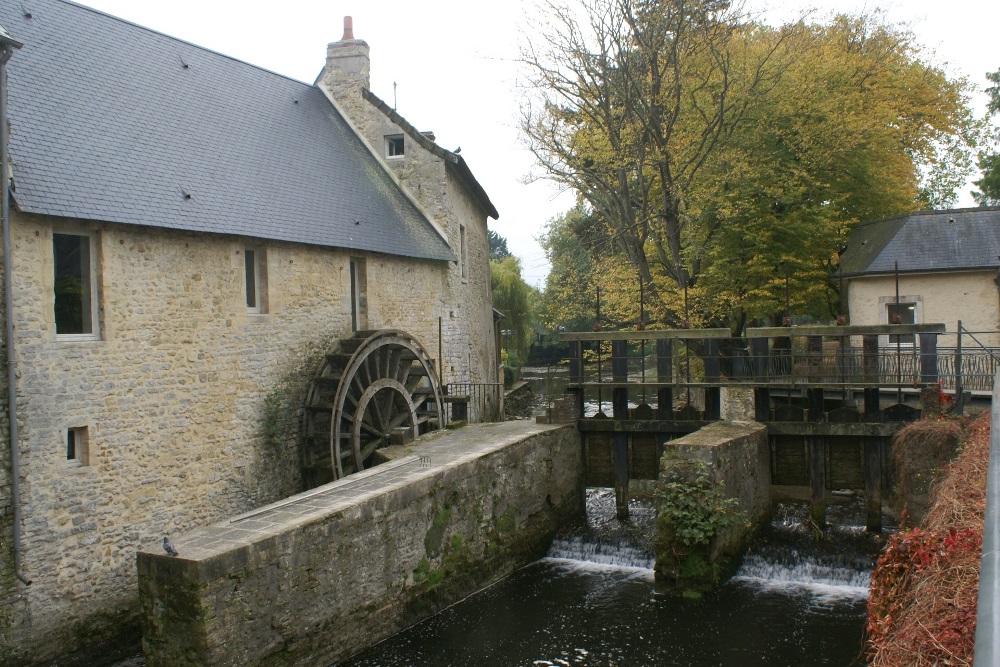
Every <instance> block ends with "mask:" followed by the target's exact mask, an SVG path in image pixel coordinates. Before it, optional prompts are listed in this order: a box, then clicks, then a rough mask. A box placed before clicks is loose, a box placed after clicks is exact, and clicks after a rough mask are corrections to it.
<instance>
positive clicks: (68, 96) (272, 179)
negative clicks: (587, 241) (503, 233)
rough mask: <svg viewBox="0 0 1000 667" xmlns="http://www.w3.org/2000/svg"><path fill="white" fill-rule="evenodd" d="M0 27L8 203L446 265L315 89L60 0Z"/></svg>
mask: <svg viewBox="0 0 1000 667" xmlns="http://www.w3.org/2000/svg"><path fill="white" fill-rule="evenodd" d="M0 23H2V24H3V25H5V26H7V27H8V28H9V29H10V30H11V34H13V35H16V36H17V38H18V39H19V40H20V41H22V42H23V43H24V48H22V49H21V50H20V51H19V52H18V53H17V54H16V55H15V56H14V57H13V58H12V59H11V60H10V62H9V63H8V65H7V67H8V72H9V104H8V108H9V118H10V121H11V125H12V132H11V139H10V153H11V156H12V159H13V162H14V167H13V169H14V186H15V192H14V199H15V202H16V204H17V207H18V208H19V209H20V210H22V211H26V212H30V213H39V214H45V215H56V216H66V217H70V218H78V219H84V220H102V221H109V222H118V223H124V224H134V225H148V226H151V227H162V228H170V229H181V230H189V231H200V232H212V233H219V234H230V235H240V236H249V237H256V238H263V239H273V240H281V241H292V242H298V243H308V244H315V245H321V246H332V247H341V248H347V249H354V250H367V251H373V252H380V253H388V254H393V255H402V256H408V257H417V258H424V259H435V260H454V259H455V256H454V254H453V253H452V251H451V249H450V248H449V246H448V245H447V243H446V242H445V240H444V239H443V238H442V237H441V236H440V234H438V233H437V231H435V229H434V228H433V226H432V225H431V224H430V222H429V221H428V220H427V219H426V217H425V216H424V215H423V214H422V213H421V212H420V210H419V209H418V208H417V207H416V206H415V205H414V203H413V202H412V201H411V200H410V199H409V198H408V197H407V196H406V195H405V194H404V193H403V191H402V190H401V189H400V188H399V186H398V185H397V184H396V182H395V181H394V180H393V178H392V177H391V176H390V175H389V173H388V172H387V171H386V170H385V167H384V166H383V165H381V164H380V163H379V162H378V160H377V159H376V158H375V157H374V156H373V155H372V154H371V152H370V151H369V150H367V148H366V147H365V145H364V144H363V143H362V141H361V139H360V138H359V137H358V136H357V135H356V134H355V133H354V132H353V130H351V128H350V126H349V125H348V123H347V122H345V120H344V119H343V118H342V117H341V116H340V115H339V113H338V112H337V111H336V109H335V108H334V106H333V105H332V104H331V103H330V102H329V100H328V99H327V98H326V96H325V95H324V94H323V93H322V92H321V91H320V90H319V89H318V88H316V87H315V86H312V85H309V84H306V83H302V82H299V81H295V80H292V79H289V78H286V77H283V76H280V75H278V74H274V73H273V72H269V71H266V70H263V69H261V68H258V67H255V66H252V65H249V64H247V63H244V62H241V61H238V60H235V59H232V58H229V57H227V56H223V55H220V54H218V53H215V52H213V51H209V50H207V49H204V48H201V47H198V46H194V45H192V44H189V43H187V42H183V41H180V40H177V39H174V38H172V37H168V36H166V35H163V34H160V33H157V32H154V31H152V30H148V29H146V28H143V27H140V26H137V25H135V24H132V23H129V22H127V21H123V20H121V19H118V18H115V17H112V16H108V15H107V14H103V13H101V12H98V11H95V10H92V9H89V8H86V7H82V6H80V5H76V4H73V3H70V2H66V1H65V0H31V13H30V18H28V16H27V15H26V13H25V12H24V11H23V10H22V9H21V8H20V5H19V3H17V2H3V3H0Z"/></svg>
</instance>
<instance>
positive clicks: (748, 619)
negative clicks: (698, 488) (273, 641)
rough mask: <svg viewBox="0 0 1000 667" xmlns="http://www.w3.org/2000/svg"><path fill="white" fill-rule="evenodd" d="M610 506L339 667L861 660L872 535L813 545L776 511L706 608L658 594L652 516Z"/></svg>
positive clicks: (790, 518)
mask: <svg viewBox="0 0 1000 667" xmlns="http://www.w3.org/2000/svg"><path fill="white" fill-rule="evenodd" d="M605 505H613V496H610V495H609V492H601V491H598V492H592V493H591V496H590V500H589V502H588V514H589V520H588V525H587V526H584V527H580V528H578V529H577V530H576V531H574V533H573V534H568V535H566V536H564V538H563V539H558V540H556V542H555V543H554V544H553V548H552V550H551V551H550V557H549V558H545V559H543V560H540V561H538V562H536V563H534V564H532V565H530V566H529V567H527V568H525V569H523V570H521V571H519V572H517V573H515V574H514V575H513V576H511V577H509V578H507V579H505V580H503V581H501V582H500V583H498V584H496V585H494V586H492V587H491V588H488V589H486V590H484V591H481V592H479V593H477V594H476V595H473V596H472V597H470V598H468V599H466V600H464V601H462V602H460V603H458V604H456V605H454V606H452V607H450V608H449V609H446V610H444V611H442V612H441V613H439V614H437V615H436V616H433V617H432V618H430V619H428V620H426V621H424V622H422V623H420V624H417V625H415V626H414V627H412V628H410V629H409V630H406V631H404V632H401V633H399V634H397V635H395V636H394V637H391V638H389V639H388V640H386V641H384V642H382V643H381V644H378V645H376V646H374V647H372V648H370V649H368V650H367V651H365V652H363V653H361V654H359V655H357V656H355V657H354V658H353V659H351V660H349V661H346V662H343V663H340V665H341V666H342V667H376V666H377V667H423V666H427V667H430V666H434V667H437V666H445V665H448V666H466V665H467V666H470V667H472V666H475V667H493V666H495V667H513V666H521V665H524V666H548V665H562V666H564V667H568V666H570V665H574V666H575V665H581V666H587V667H599V666H600V667H611V666H616V667H617V666H625V665H629V666H643V665H678V666H685V667H708V666H713V667H716V666H718V667H755V666H758V665H759V666H760V667H765V666H766V667H786V666H787V667H808V666H810V665H834V666H837V667H847V666H848V665H861V664H864V661H863V660H862V659H860V658H859V655H860V653H861V648H862V639H863V627H864V622H865V602H866V597H867V580H868V576H869V572H870V570H869V569H867V568H869V567H870V555H869V554H867V553H864V550H865V549H864V537H863V535H862V532H863V531H859V530H857V529H856V528H853V527H851V526H847V527H846V528H844V529H842V531H841V533H839V534H837V533H834V534H831V535H828V537H827V538H826V539H825V540H821V541H820V544H819V545H812V544H811V543H810V542H811V541H810V540H809V539H808V538H807V537H805V536H804V531H803V530H802V528H801V524H800V522H799V521H798V520H797V518H796V516H795V515H794V512H792V513H791V514H790V515H789V514H783V515H779V516H778V517H777V518H776V520H775V524H774V525H773V527H772V533H773V534H772V535H771V536H769V537H768V539H767V541H766V542H764V543H761V544H760V545H758V546H756V547H755V548H754V549H752V550H751V552H750V554H748V556H747V558H746V559H745V560H744V564H743V566H742V567H741V569H740V570H739V571H738V573H737V576H736V577H735V578H734V579H733V580H731V581H730V582H729V583H727V584H726V585H725V586H723V587H722V588H721V590H719V591H717V592H716V593H714V594H712V595H709V596H706V597H704V598H702V599H701V600H681V599H675V598H657V597H654V595H653V575H652V570H651V569H650V568H651V560H652V558H651V551H652V550H651V545H650V544H649V539H650V538H649V536H650V534H651V531H650V528H651V525H650V524H651V520H652V511H651V509H649V508H648V507H645V506H643V505H641V504H637V505H636V506H635V507H634V508H633V511H632V517H633V519H632V521H631V522H630V523H629V524H625V525H622V524H618V523H617V522H616V521H615V520H614V519H613V518H609V512H607V511H606V508H604V506H605ZM610 510H611V511H610V516H611V517H613V507H612V508H610ZM854 542H857V543H858V544H860V545H861V551H859V550H857V549H855V548H854V546H853V545H852V543H854ZM845 544H846V545H847V547H846V548H845Z"/></svg>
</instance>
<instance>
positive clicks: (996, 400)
mask: <svg viewBox="0 0 1000 667" xmlns="http://www.w3.org/2000/svg"><path fill="white" fill-rule="evenodd" d="M994 377H995V381H994V384H993V407H992V412H991V414H990V420H991V422H990V423H991V427H990V459H989V466H988V468H987V477H986V521H985V524H984V526H983V555H982V559H981V560H980V565H979V601H978V610H977V612H976V648H975V657H974V658H973V667H994V665H997V664H1000V646H998V642H1000V428H997V427H996V425H997V424H1000V373H997V374H996V375H995V376H994Z"/></svg>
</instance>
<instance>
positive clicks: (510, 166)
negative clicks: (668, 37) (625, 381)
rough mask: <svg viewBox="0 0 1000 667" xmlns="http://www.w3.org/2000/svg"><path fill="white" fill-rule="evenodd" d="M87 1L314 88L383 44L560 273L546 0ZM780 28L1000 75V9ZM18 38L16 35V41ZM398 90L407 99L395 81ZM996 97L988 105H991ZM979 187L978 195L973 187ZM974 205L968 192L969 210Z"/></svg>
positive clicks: (410, 86)
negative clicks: (548, 165) (542, 154)
mask: <svg viewBox="0 0 1000 667" xmlns="http://www.w3.org/2000/svg"><path fill="white" fill-rule="evenodd" d="M4 1H7V0H4ZM82 4H84V5H87V6H90V7H94V8H95V9H99V10H101V11H104V12H107V13H109V14H113V15H115V16H119V17H121V18H124V19H127V20H129V21H133V22H135V23H138V24H140V25H143V26H146V27H149V28H152V29H154V30H157V31H160V32H164V33H166V34H168V35H172V36H174V37H178V38H180V39H184V40H187V41H189V42H192V43H194V44H198V45H199V46H204V47H206V48H209V49H212V50H215V51H218V52H220V53H224V54H226V55H228V56H232V57H234V58H238V59H240V60H244V61H246V62H249V63H252V64H254V65H258V66H260V67H264V68H266V69H269V70H272V71H274V72H277V73H279V74H284V75H286V76H289V77H292V78H294V79H298V80H300V81H306V82H310V83H311V82H312V81H314V80H315V78H316V76H317V75H318V74H319V71H320V69H321V68H322V67H323V62H324V59H325V57H326V44H327V43H328V42H331V41H336V40H338V39H340V37H341V35H342V32H343V17H344V16H345V15H350V16H353V17H354V34H355V37H356V38H358V39H364V40H365V41H366V42H368V45H369V46H370V47H371V77H372V78H371V88H372V92H374V93H375V94H376V95H378V96H379V97H381V98H382V99H384V100H386V101H387V102H389V103H390V104H392V103H393V101H394V100H395V103H396V107H397V110H398V111H399V112H400V113H401V114H402V115H403V116H404V117H405V118H406V119H407V120H409V121H410V122H411V123H413V124H414V125H415V126H416V127H417V128H418V129H420V130H432V131H434V133H435V134H436V135H437V141H438V143H439V144H441V145H442V146H444V147H445V148H448V149H452V150H454V149H455V148H458V147H461V148H462V156H463V157H464V158H465V159H466V161H467V162H468V163H469V166H470V167H471V168H472V170H473V173H475V174H476V177H477V178H478V180H479V181H480V183H482V185H483V187H485V188H486V191H487V192H488V193H489V195H490V198H491V199H492V201H493V203H494V205H495V206H496V208H497V210H498V211H499V212H500V219H499V220H496V221H494V220H490V226H491V228H492V229H494V230H496V231H497V232H498V233H499V234H500V235H501V236H504V237H506V238H507V242H508V246H509V247H510V250H511V251H512V252H513V253H514V254H515V255H517V256H518V257H520V258H521V260H522V263H523V268H524V276H525V279H526V280H527V281H528V282H529V283H531V284H534V285H539V286H541V285H542V284H543V281H544V277H545V274H546V273H547V271H548V264H547V262H546V260H545V255H544V253H543V252H542V250H541V248H540V247H539V246H538V243H537V242H536V241H535V238H536V237H537V236H538V234H539V232H540V230H541V229H542V227H543V226H544V224H545V222H546V221H547V220H549V219H550V218H551V217H553V216H554V215H557V214H559V213H562V212H563V211H565V210H567V209H568V208H570V207H571V206H572V205H573V197H572V195H571V194H569V193H562V194H560V193H559V192H558V191H557V190H556V188H555V187H554V186H553V185H551V184H549V183H546V182H535V183H531V184H525V182H524V181H525V177H526V176H527V175H528V174H529V173H530V172H531V171H532V167H533V162H532V158H531V156H530V154H529V153H528V152H527V151H526V150H525V149H524V148H523V146H522V145H521V143H520V139H519V136H518V130H517V121H518V117H519V110H518V101H519V97H520V93H519V81H518V67H517V63H516V57H517V48H518V47H517V45H518V41H519V39H520V34H521V29H522V27H523V26H522V23H523V22H524V16H525V15H526V14H527V13H528V12H530V11H531V9H532V7H533V6H534V0H494V1H492V2H488V1H483V0H479V1H476V0H424V1H423V2H420V1H419V0H384V1H378V0H362V1H358V0H283V2H277V3H276V2H268V3H258V2H254V1H253V0H249V1H247V0H242V1H239V2H236V1H235V0H83V2H82ZM750 6H751V7H753V8H756V9H763V8H765V7H767V6H770V7H773V8H775V9H773V10H772V12H771V13H770V14H768V16H769V17H772V22H773V21H774V20H780V19H785V18H789V17H792V16H795V15H797V14H799V13H801V12H802V11H803V10H804V9H806V8H809V7H815V8H816V10H817V11H818V13H819V15H821V16H822V15H825V14H828V13H829V12H831V11H857V10H861V9H865V8H871V7H874V6H882V7H886V8H887V9H888V15H889V17H890V19H891V20H893V21H895V22H904V23H907V24H908V25H909V26H910V28H911V29H912V30H913V31H914V32H915V33H916V35H917V37H918V40H919V41H920V42H921V43H922V44H923V45H924V46H926V47H927V48H928V49H930V50H931V51H933V52H934V54H935V55H934V57H933V61H934V62H935V63H937V64H939V65H943V66H944V67H945V69H946V71H948V72H949V73H951V74H953V75H964V76H967V77H969V79H970V80H972V81H973V82H975V83H977V84H978V85H979V86H980V87H981V88H982V87H985V85H986V83H987V82H986V79H985V77H984V74H985V73H986V72H987V71H994V70H997V69H1000V49H998V48H997V47H996V44H997V42H996V31H997V29H998V26H1000V1H998V0H951V1H950V2H943V1H942V0H908V1H905V2H904V1H898V2H893V3H882V4H881V5H879V4H878V3H872V2H858V1H856V0H818V1H817V2H801V1H799V0H789V1H786V2H777V1H773V0H772V1H770V2H767V1H766V0H752V1H751V3H750ZM15 37H16V35H15ZM394 83H395V92H394V87H393V84H394ZM984 99H985V98H984V97H980V98H979V99H978V100H977V104H978V105H979V107H978V108H979V109H980V110H982V109H983V108H984V106H983V104H984V102H983V100H984ZM967 190H968V188H967ZM959 205H961V206H972V205H973V201H972V198H971V197H970V196H969V194H968V192H967V191H966V192H964V193H963V196H962V199H961V200H960V201H959Z"/></svg>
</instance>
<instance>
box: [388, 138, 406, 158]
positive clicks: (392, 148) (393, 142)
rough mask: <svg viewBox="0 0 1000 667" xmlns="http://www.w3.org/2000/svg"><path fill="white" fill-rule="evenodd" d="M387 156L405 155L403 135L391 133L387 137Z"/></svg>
mask: <svg viewBox="0 0 1000 667" xmlns="http://www.w3.org/2000/svg"><path fill="white" fill-rule="evenodd" d="M385 156H386V157H403V135H401V134H390V135H388V136H386V138H385Z"/></svg>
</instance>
